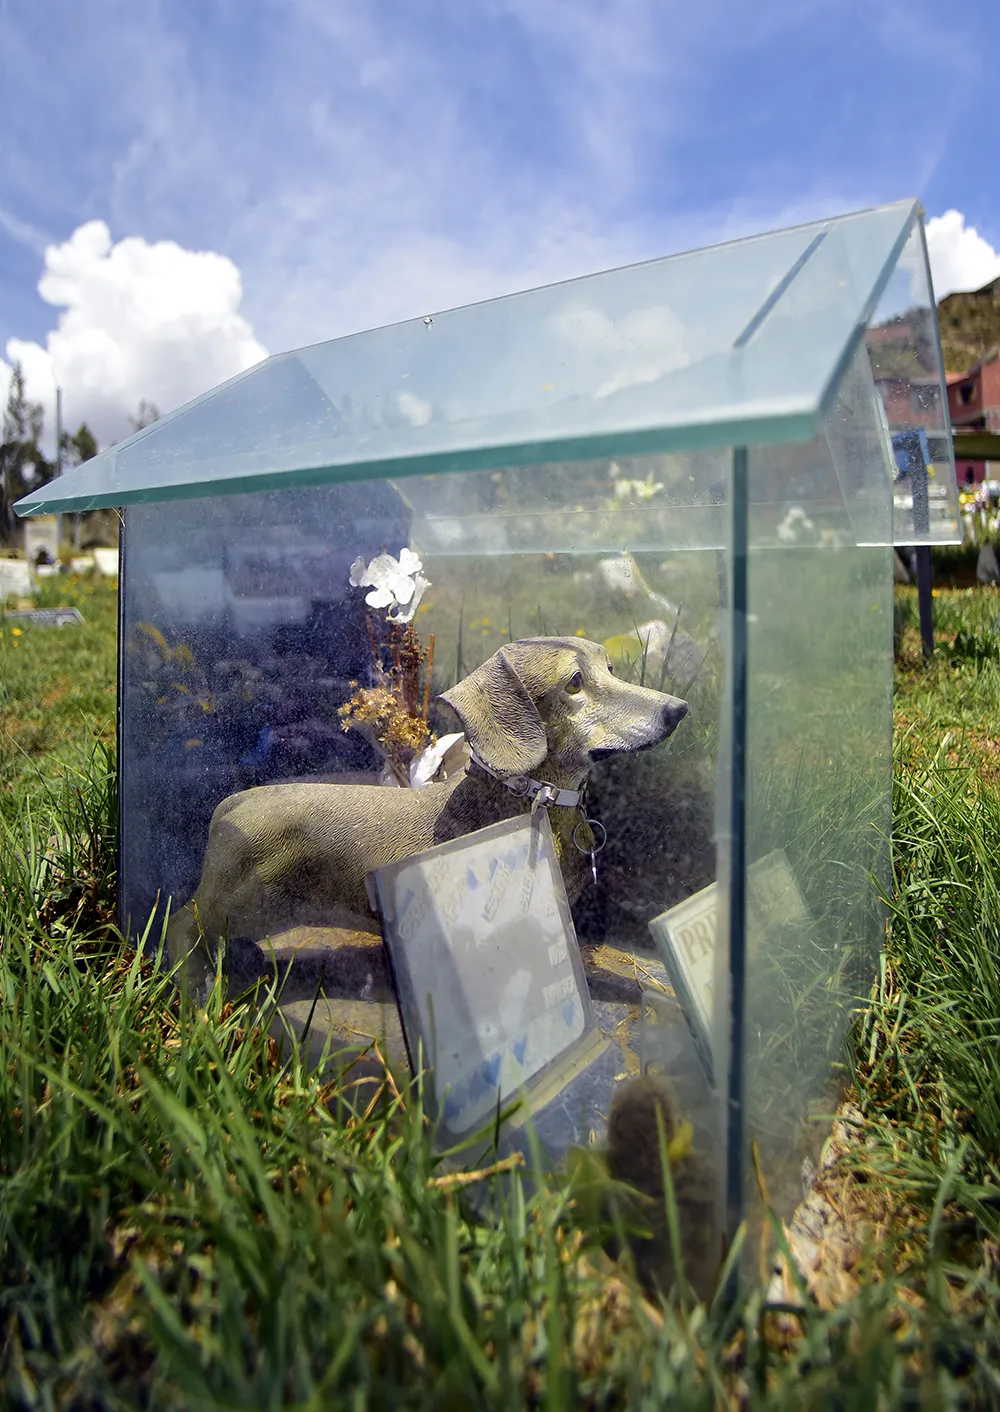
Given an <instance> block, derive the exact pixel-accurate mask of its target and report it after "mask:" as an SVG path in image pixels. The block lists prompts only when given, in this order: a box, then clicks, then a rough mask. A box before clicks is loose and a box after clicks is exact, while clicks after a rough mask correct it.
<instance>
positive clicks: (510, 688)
mask: <svg viewBox="0 0 1000 1412" xmlns="http://www.w3.org/2000/svg"><path fill="white" fill-rule="evenodd" d="M439 699H440V700H441V701H443V702H444V703H445V704H446V705H447V706H449V707H450V708H451V709H452V711H454V713H455V715H456V716H457V717H458V718H459V720H460V721H461V723H462V728H463V729H464V731H465V734H466V737H467V738H468V741H469V745H470V746H471V748H472V749H473V750H474V751H475V753H476V755H478V756H479V758H480V759H481V760H482V761H483V762H484V763H485V764H487V765H489V767H490V768H491V769H492V770H495V771H496V772H497V774H499V775H502V776H504V777H509V776H512V775H529V774H532V773H533V772H534V771H536V770H538V769H539V767H540V766H541V764H542V762H543V761H544V762H545V770H544V771H543V773H544V775H545V778H546V779H548V780H551V781H552V783H554V784H559V785H568V786H569V787H571V788H574V787H577V786H578V785H579V783H580V781H582V780H583V779H584V778H585V777H586V775H587V773H588V772H589V770H590V767H591V765H592V764H593V763H594V761H595V760H600V759H603V757H604V756H605V755H614V754H616V753H617V752H619V751H623V750H646V749H648V748H649V747H650V746H652V745H657V744H659V742H660V741H661V740H665V739H666V737H667V736H668V735H670V733H671V731H673V730H674V728H675V727H676V726H677V725H678V724H679V722H680V721H681V720H683V718H684V716H685V715H686V714H687V709H688V708H687V702H686V701H680V700H678V698H677V697H676V696H667V695H666V694H665V693H664V692H662V691H652V690H651V689H650V688H649V687H644V686H633V685H631V684H630V683H629V682H623V681H619V680H618V678H617V677H615V676H614V675H613V673H612V670H611V664H610V662H609V661H608V654H607V653H606V652H605V650H604V648H603V647H602V646H601V645H600V644H599V643H597V642H588V641H587V640H586V639H585V638H579V637H530V638H523V639H522V640H521V641H519V642H511V643H509V644H508V645H507V646H506V647H501V648H500V651H499V652H495V653H494V654H493V656H492V657H490V659H489V660H488V661H486V662H484V663H483V665H482V666H481V667H478V668H477V669H476V671H474V672H472V673H471V675H470V676H467V677H465V678H464V680H462V681H460V682H458V684H457V685H456V686H453V687H452V688H451V690H450V691H446V692H444V693H443V694H442V695H441V697H440V698H439Z"/></svg>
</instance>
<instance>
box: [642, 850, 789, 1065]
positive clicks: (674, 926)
mask: <svg viewBox="0 0 1000 1412" xmlns="http://www.w3.org/2000/svg"><path fill="white" fill-rule="evenodd" d="M808 915H809V912H808V909H807V907H806V904H805V902H804V901H803V899H802V894H801V892H800V891H799V886H798V883H797V882H796V881H795V875H794V873H793V872H792V870H791V868H790V867H789V864H788V859H787V858H786V857H785V855H784V853H783V851H782V850H781V849H780V848H779V849H776V850H775V851H774V852H773V853H768V854H767V856H766V857H764V858H759V859H758V860H757V862H756V863H752V864H751V865H750V867H749V868H748V869H747V923H746V925H747V954H748V956H752V955H753V953H754V951H755V949H756V947H757V945H758V944H759V942H760V939H761V937H762V936H763V935H764V933H765V931H766V929H767V928H768V927H774V926H784V925H786V924H787V923H789V922H798V921H802V920H804V919H805V918H807V917H808ZM718 925H719V922H718V884H717V883H712V884H711V885H710V886H709V887H705V888H702V890H701V891H700V892H696V893H693V894H692V895H691V896H690V897H688V898H686V899H685V900H684V901H683V902H679V903H678V904H677V906H676V907H671V908H670V910H669V911H667V912H663V913H662V914H661V915H660V916H659V917H654V918H653V920H652V921H651V922H650V924H649V929H650V931H651V932H652V934H653V939H654V941H655V942H656V944H657V947H658V949H659V951H660V954H661V955H662V956H663V959H664V962H665V964H666V967H667V973H668V974H669V976H670V981H671V984H672V985H673V988H674V991H675V993H676V995H677V999H678V1000H679V1001H680V1004H681V1006H682V1008H683V1010H684V1014H685V1016H686V1018H687V1022H688V1026H689V1027H690V1030H691V1033H692V1035H693V1037H694V1041H695V1045H696V1047H697V1049H698V1052H699V1054H700V1055H701V1058H702V1061H703V1063H704V1065H705V1068H706V1070H707V1072H708V1076H709V1078H710V1079H711V1080H712V1081H713V1082H714V1075H715V1072H716V1068H717V1066H716V1063H715V1056H714V1054H713V1041H712V1036H713V1034H714V1028H715V1027H714V1016H713V984H714V981H715V945H716V938H717V935H718Z"/></svg>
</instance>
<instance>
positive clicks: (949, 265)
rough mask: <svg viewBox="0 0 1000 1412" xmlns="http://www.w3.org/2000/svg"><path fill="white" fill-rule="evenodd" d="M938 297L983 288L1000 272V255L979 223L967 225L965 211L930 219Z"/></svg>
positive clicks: (930, 246)
mask: <svg viewBox="0 0 1000 1412" xmlns="http://www.w3.org/2000/svg"><path fill="white" fill-rule="evenodd" d="M927 253H928V255H929V256H930V262H931V275H932V277H933V280H934V297H935V299H943V298H944V296H945V295H946V294H952V293H954V292H955V291H957V290H969V289H981V288H982V286H983V285H984V284H988V283H989V281H990V280H991V279H996V278H997V276H998V275H1000V254H998V252H997V251H996V250H994V249H993V246H992V245H991V244H990V243H989V241H988V240H984V239H983V237H982V236H981V235H980V234H979V232H978V230H976V228H975V226H967V225H966V224H965V216H964V215H963V214H962V212H961V211H954V210H953V211H945V213H944V215H943V216H932V217H931V219H930V220H929V221H928V222H927Z"/></svg>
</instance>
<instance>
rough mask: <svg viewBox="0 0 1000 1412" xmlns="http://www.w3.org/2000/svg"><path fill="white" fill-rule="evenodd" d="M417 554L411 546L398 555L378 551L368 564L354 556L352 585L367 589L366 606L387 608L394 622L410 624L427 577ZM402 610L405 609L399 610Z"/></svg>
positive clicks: (426, 584) (424, 588)
mask: <svg viewBox="0 0 1000 1412" xmlns="http://www.w3.org/2000/svg"><path fill="white" fill-rule="evenodd" d="M422 568H423V564H422V562H421V560H420V556H419V555H417V554H414V552H413V550H412V549H401V550H400V551H399V558H398V559H396V558H395V557H394V556H393V555H392V554H377V555H376V556H375V558H374V559H373V560H372V561H371V563H370V564H368V565H366V564H365V561H364V559H362V558H360V557H359V558H357V559H355V561H354V563H353V564H352V565H351V579H350V581H351V587H352V588H370V589H371V590H372V591H371V593H369V594H367V595H366V597H365V602H366V603H367V604H368V606H369V608H388V609H389V612H388V613H387V614H386V617H387V618H390V619H391V620H392V621H393V622H394V623H409V622H411V621H412V620H413V615H414V613H416V611H417V607H418V606H419V604H420V600H421V598H422V597H423V595H424V591H425V590H426V589H428V588H430V580H429V579H426V578H424V576H423V574H422V573H421V572H420V570H421V569H422ZM403 609H405V611H401V610H403Z"/></svg>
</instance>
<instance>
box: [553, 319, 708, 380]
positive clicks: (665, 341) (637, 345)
mask: <svg viewBox="0 0 1000 1412" xmlns="http://www.w3.org/2000/svg"><path fill="white" fill-rule="evenodd" d="M555 332H556V333H557V334H558V335H559V336H560V337H561V338H563V339H565V340H566V342H567V343H569V344H570V345H571V347H573V348H575V349H577V350H581V351H583V352H584V353H585V354H586V355H590V356H591V357H593V356H597V357H603V358H605V359H607V360H608V362H609V364H610V365H613V366H614V371H613V372H612V373H611V376H610V377H608V378H606V379H605V380H604V381H603V382H602V383H601V384H600V386H599V387H598V389H597V394H596V395H597V396H598V397H610V396H611V395H612V394H613V393H615V392H620V391H621V390H622V388H625V387H635V386H637V385H639V384H641V383H647V382H655V381H656V379H657V378H659V377H662V376H663V375H664V373H669V372H673V370H674V369H675V368H682V367H684V366H685V364H687V363H689V362H690V361H691V360H690V357H689V355H688V352H687V349H686V348H685V346H684V330H683V327H682V326H681V323H680V320H679V319H678V318H677V316H676V314H675V313H674V311H673V310H672V309H670V308H668V307H667V305H665V304H654V305H651V306H650V307H649V308H648V309H634V310H633V311H632V312H631V313H630V314H626V315H624V316H623V317H621V318H618V319H615V320H612V319H610V318H609V317H608V316H607V314H605V313H604V312H603V311H602V310H600V309H595V308H592V307H589V306H587V305H581V306H578V307H576V308H571V309H566V310H565V311H564V312H562V313H561V314H559V316H558V318H557V319H556V320H555Z"/></svg>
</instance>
